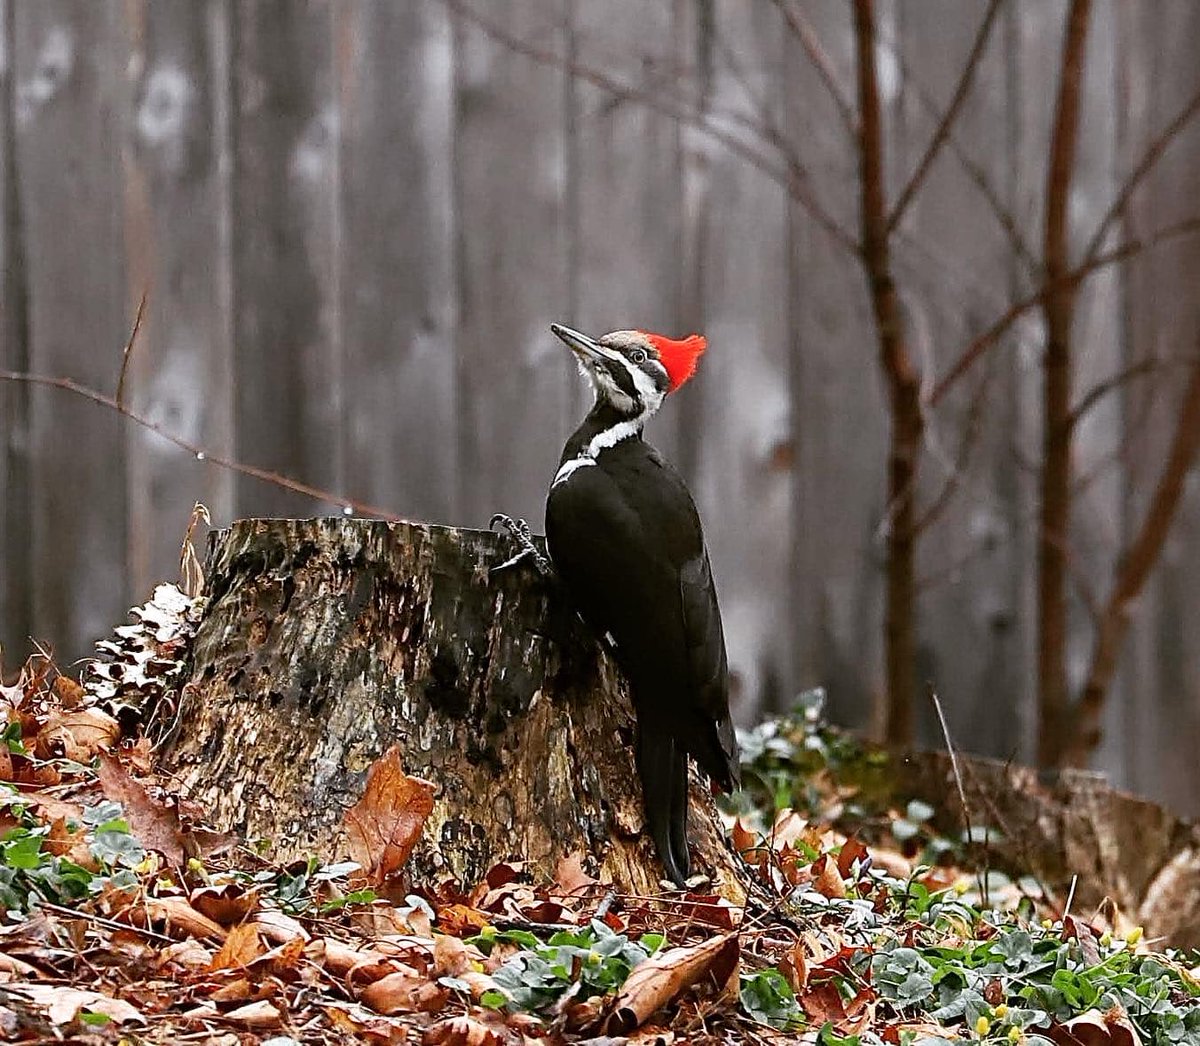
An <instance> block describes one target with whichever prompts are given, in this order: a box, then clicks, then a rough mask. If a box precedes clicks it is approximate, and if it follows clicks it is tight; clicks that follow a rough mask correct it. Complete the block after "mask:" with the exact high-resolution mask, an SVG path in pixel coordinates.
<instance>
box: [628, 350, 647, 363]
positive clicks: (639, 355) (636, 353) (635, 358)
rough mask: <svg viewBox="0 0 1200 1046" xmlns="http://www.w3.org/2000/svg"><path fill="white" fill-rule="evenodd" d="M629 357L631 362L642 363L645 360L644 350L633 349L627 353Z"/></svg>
mask: <svg viewBox="0 0 1200 1046" xmlns="http://www.w3.org/2000/svg"><path fill="white" fill-rule="evenodd" d="M629 359H630V361H631V362H633V363H636V364H637V365H638V366H641V365H642V364H643V363H645V362H646V352H645V350H644V349H634V350H633V351H632V352H631V353H630V354H629Z"/></svg>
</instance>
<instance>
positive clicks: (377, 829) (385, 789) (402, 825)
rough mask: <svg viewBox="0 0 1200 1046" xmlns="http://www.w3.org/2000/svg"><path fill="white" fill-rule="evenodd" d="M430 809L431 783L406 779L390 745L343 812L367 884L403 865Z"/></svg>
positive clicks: (397, 749) (381, 879)
mask: <svg viewBox="0 0 1200 1046" xmlns="http://www.w3.org/2000/svg"><path fill="white" fill-rule="evenodd" d="M432 811H433V785H432V784H430V783H429V782H428V781H423V780H421V778H419V777H410V776H409V775H408V774H406V773H405V772H404V768H403V767H402V766H401V764H400V747H399V746H398V745H397V746H394V747H392V748H390V749H389V750H388V751H387V753H386V754H385V755H384V756H383V757H382V758H381V759H379V760H377V761H376V763H375V765H374V766H372V767H371V770H370V772H369V773H368V774H367V787H366V789H365V790H364V792H363V797H362V798H361V799H360V800H359V801H358V802H357V803H355V804H354V806H352V807H351V808H350V809H349V810H347V811H346V816H345V830H346V840H347V842H348V844H349V847H350V853H351V856H352V857H353V859H354V860H355V861H357V862H358V863H359V864H360V865H361V866H362V869H363V874H364V875H365V877H366V879H367V881H368V882H371V883H375V884H380V883H383V882H384V881H386V880H387V879H388V878H389V877H390V876H393V875H395V874H396V873H397V872H398V871H400V870H401V869H402V868H403V867H404V865H405V864H406V863H407V861H408V858H409V855H410V854H411V853H412V851H413V847H414V846H416V844H417V839H418V838H420V835H421V829H422V827H424V825H425V819H426V818H427V817H428V816H429V815H430V813H431V812H432Z"/></svg>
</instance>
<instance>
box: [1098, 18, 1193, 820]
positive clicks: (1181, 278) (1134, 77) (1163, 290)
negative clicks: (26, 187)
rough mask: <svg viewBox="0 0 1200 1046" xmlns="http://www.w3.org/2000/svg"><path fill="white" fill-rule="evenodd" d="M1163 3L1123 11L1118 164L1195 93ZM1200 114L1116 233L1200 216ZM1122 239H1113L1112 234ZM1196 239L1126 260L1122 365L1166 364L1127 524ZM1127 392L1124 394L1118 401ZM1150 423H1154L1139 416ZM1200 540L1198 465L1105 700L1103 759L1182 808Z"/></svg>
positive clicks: (1182, 348) (1140, 448)
mask: <svg viewBox="0 0 1200 1046" xmlns="http://www.w3.org/2000/svg"><path fill="white" fill-rule="evenodd" d="M1167 11H1168V12H1169V15H1168V17H1164V16H1163V12H1162V11H1161V10H1158V11H1154V12H1151V11H1150V10H1147V9H1143V8H1140V7H1136V6H1134V7H1131V8H1127V9H1123V10H1122V12H1121V14H1122V15H1123V24H1122V32H1121V40H1122V51H1123V54H1122V56H1121V57H1122V62H1121V67H1122V69H1123V70H1124V73H1125V82H1124V85H1123V86H1124V91H1125V97H1124V99H1123V103H1124V105H1125V107H1126V111H1127V112H1128V117H1127V120H1128V123H1129V126H1128V129H1127V131H1126V133H1125V134H1124V135H1123V138H1124V141H1123V142H1122V145H1123V148H1122V150H1121V164H1120V168H1119V170H1120V173H1121V174H1122V175H1124V174H1125V173H1126V172H1128V171H1129V170H1131V169H1132V168H1133V166H1134V165H1135V164H1136V163H1137V162H1138V160H1139V158H1140V157H1141V155H1142V154H1143V151H1144V150H1145V149H1146V147H1147V145H1148V144H1149V142H1150V141H1152V140H1153V139H1154V138H1155V137H1156V135H1157V134H1158V133H1159V131H1160V129H1161V128H1162V127H1163V126H1165V125H1166V123H1167V121H1169V120H1170V119H1172V118H1173V117H1174V115H1175V114H1176V113H1178V112H1180V111H1181V110H1182V109H1183V107H1184V106H1185V105H1186V104H1187V102H1188V100H1189V99H1190V98H1191V97H1192V96H1193V95H1194V94H1195V93H1196V91H1197V89H1200V78H1198V77H1197V74H1196V68H1195V63H1194V61H1192V60H1191V58H1190V57H1189V49H1190V46H1191V40H1193V39H1194V38H1195V34H1196V32H1197V31H1200V13H1198V12H1197V11H1196V10H1195V8H1194V6H1193V5H1191V4H1187V3H1182V4H1181V3H1173V4H1171V5H1170V6H1169V7H1168V8H1167ZM1198 165H1200V122H1198V121H1196V120H1195V119H1193V121H1192V123H1191V124H1190V125H1189V126H1188V128H1186V129H1185V130H1184V131H1183V132H1182V133H1181V134H1180V135H1179V136H1178V138H1177V139H1176V140H1175V141H1174V142H1173V143H1172V145H1171V146H1170V147H1169V148H1168V150H1167V151H1166V152H1165V154H1164V155H1163V157H1162V159H1161V160H1160V161H1159V163H1158V165H1157V166H1156V168H1155V171H1154V172H1153V173H1152V174H1151V175H1150V177H1149V178H1147V179H1146V182H1145V184H1144V187H1143V188H1142V189H1141V191H1140V192H1139V193H1138V195H1137V196H1136V197H1135V198H1134V201H1133V206H1132V208H1131V210H1130V213H1129V215H1128V216H1127V218H1126V220H1125V222H1124V223H1123V226H1122V227H1120V228H1119V234H1120V238H1121V239H1123V238H1126V237H1131V236H1141V237H1149V236H1151V235H1152V234H1153V232H1154V230H1156V229H1159V228H1163V227H1166V226H1168V225H1170V224H1172V223H1174V222H1179V221H1183V220H1186V219H1189V218H1193V217H1195V216H1196V215H1197V213H1200V208H1198V207H1197V205H1196V184H1197V178H1196V171H1197V169H1198ZM1113 239H1114V242H1116V240H1117V237H1114V238H1113ZM1197 266H1200V238H1196V237H1191V238H1187V239H1182V240H1178V241H1175V242H1173V243H1170V244H1164V245H1163V246H1161V247H1158V248H1155V249H1153V250H1151V251H1149V252H1147V253H1146V254H1144V255H1141V256H1139V257H1137V258H1135V259H1134V260H1133V261H1132V262H1130V263H1129V264H1128V265H1127V266H1125V267H1124V275H1125V278H1126V280H1127V290H1126V294H1125V300H1124V303H1123V304H1124V305H1125V307H1126V308H1127V309H1128V310H1129V316H1128V317H1127V319H1126V330H1127V336H1128V345H1127V350H1126V356H1125V359H1124V360H1123V365H1125V366H1129V365H1133V364H1135V363H1140V362H1143V361H1148V360H1158V361H1159V362H1160V370H1159V371H1158V373H1156V374H1154V375H1153V376H1152V377H1151V378H1150V379H1149V380H1146V381H1141V382H1138V383H1136V384H1131V385H1129V386H1128V387H1127V388H1126V389H1125V390H1124V392H1123V394H1122V395H1121V396H1120V397H1119V399H1120V400H1121V401H1122V402H1123V406H1124V419H1123V420H1124V422H1125V429H1126V431H1125V436H1126V438H1127V439H1128V440H1129V443H1130V451H1129V454H1128V455H1127V456H1126V458H1125V460H1124V461H1123V466H1124V473H1125V477H1126V484H1127V494H1126V510H1125V532H1126V536H1127V538H1128V536H1129V535H1130V534H1131V533H1132V532H1133V531H1134V529H1135V528H1136V527H1137V526H1138V525H1139V524H1140V522H1141V520H1142V518H1143V516H1144V513H1145V510H1146V504H1147V500H1148V497H1149V494H1150V491H1151V490H1152V489H1153V484H1154V483H1156V482H1157V480H1158V477H1159V473H1160V470H1161V468H1162V463H1163V459H1164V457H1165V453H1166V447H1167V446H1168V443H1169V441H1170V438H1171V435H1172V432H1173V430H1174V427H1175V423H1176V419H1177V410H1178V392H1179V389H1180V386H1181V385H1182V384H1183V381H1184V375H1185V373H1186V365H1183V366H1181V363H1180V361H1186V359H1187V358H1188V357H1189V356H1191V355H1193V354H1194V353H1195V352H1196V351H1197V347H1198V342H1197V333H1196V332H1197V331H1198V330H1200V303H1198V302H1197V299H1196V295H1195V294H1194V283H1195V277H1194V274H1195V272H1196V269H1197ZM1114 398H1118V397H1114ZM1143 419H1145V421H1143ZM1197 541H1200V487H1198V484H1197V481H1196V476H1195V473H1194V472H1193V475H1192V476H1191V477H1190V478H1189V480H1188V483H1187V486H1186V487H1185V494H1184V498H1183V500H1182V501H1181V503H1180V507H1179V512H1178V516H1177V518H1176V520H1175V523H1174V526H1173V527H1172V530H1171V532H1170V534H1169V536H1168V539H1167V544H1166V547H1165V549H1164V552H1163V558H1162V561H1161V563H1160V564H1159V566H1158V568H1157V569H1156V570H1155V572H1154V574H1153V576H1152V577H1151V579H1150V581H1149V582H1148V584H1147V589H1146V593H1145V595H1144V597H1143V599H1142V600H1141V601H1140V602H1139V604H1138V606H1137V607H1135V608H1134V613H1133V620H1132V622H1131V628H1130V636H1129V641H1128V643H1127V646H1126V650H1125V652H1124V654H1123V658H1122V661H1123V672H1122V678H1121V684H1122V685H1121V688H1120V690H1119V691H1116V692H1114V694H1113V696H1112V697H1111V698H1110V703H1109V708H1108V715H1107V716H1106V722H1105V725H1106V728H1107V729H1106V745H1105V750H1104V751H1103V752H1102V755H1101V760H1100V762H1101V764H1102V765H1117V764H1118V760H1119V765H1120V768H1121V776H1122V778H1123V779H1124V780H1125V781H1126V782H1127V783H1128V784H1129V786H1130V787H1132V788H1135V789H1138V790H1144V791H1146V792H1148V793H1149V794H1152V795H1156V796H1161V797H1162V798H1163V799H1164V800H1165V801H1167V802H1169V803H1170V804H1171V805H1172V806H1173V807H1174V808H1176V809H1179V810H1180V811H1181V812H1183V813H1184V814H1186V815H1190V816H1196V815H1197V814H1200V799H1198V798H1197V790H1196V787H1195V760H1194V757H1193V755H1192V753H1194V751H1195V749H1196V746H1197V744H1198V743H1200V654H1198V652H1197V647H1196V644H1195V642H1194V641H1193V640H1192V638H1191V637H1192V636H1194V635H1195V634H1196V630H1197V628H1198V627H1200V613H1198V610H1197V605H1196V599H1195V593H1196V592H1197V591H1198V590H1200V588H1198V586H1200V577H1197V573H1198V571H1197V567H1196V556H1195V548H1196V542H1197Z"/></svg>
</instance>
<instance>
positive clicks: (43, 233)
mask: <svg viewBox="0 0 1200 1046" xmlns="http://www.w3.org/2000/svg"><path fill="white" fill-rule="evenodd" d="M116 10H117V9H116V8H115V7H114V6H113V5H110V4H78V3H66V2H61V0H46V2H44V3H37V4H17V5H16V6H15V7H14V10H13V14H14V16H15V17H14V23H13V25H14V34H13V37H12V41H11V43H12V54H13V63H14V73H15V76H14V83H15V92H16V107H15V119H16V134H15V149H16V157H15V162H16V170H17V175H18V186H17V192H18V196H19V200H20V215H19V219H18V220H19V221H20V223H21V228H22V233H23V236H24V244H25V258H26V265H27V272H28V279H27V284H26V286H27V292H28V296H29V312H28V322H29V352H28V356H29V362H30V366H31V368H32V369H34V370H37V371H39V372H41V373H43V374H52V375H60V374H68V375H71V376H72V377H74V378H76V379H77V380H79V381H81V382H84V383H86V384H89V385H93V386H95V387H97V388H100V389H104V390H112V389H113V388H114V387H115V384H116V379H117V374H118V371H119V369H120V360H121V348H122V346H123V344H124V341H125V334H126V325H127V322H128V317H127V316H126V313H125V308H124V306H125V291H124V272H123V268H124V265H123V242H122V227H121V210H122V206H121V205H122V196H121V194H122V187H121V168H120V154H119V142H120V117H121V110H122V106H123V104H124V79H123V73H124V54H125V49H124V43H123V39H122V37H121V35H120V27H119V24H118V22H117V19H116V17H115V14H116ZM30 403H31V419H30V420H31V424H30V433H31V440H32V449H31V468H32V473H31V477H30V490H31V495H30V498H29V504H30V510H31V518H32V528H31V529H32V541H31V554H30V563H31V568H32V569H31V578H32V583H33V586H34V619H33V629H34V631H35V633H36V635H38V636H39V637H44V638H45V639H46V640H48V641H49V642H51V643H53V644H54V648H55V650H56V651H58V652H59V654H60V655H61V656H62V657H63V658H72V657H78V656H79V655H81V654H83V653H84V652H85V651H86V650H87V649H88V646H89V642H90V640H92V639H94V638H96V637H97V636H98V635H100V634H101V633H103V632H104V631H105V630H106V629H107V628H109V627H110V626H111V624H112V622H113V621H114V620H120V619H121V617H122V615H123V613H124V608H125V605H126V604H125V599H126V595H127V590H128V579H127V573H126V569H125V530H126V527H125V485H124V472H125V461H124V446H123V445H124V435H123V429H122V424H121V421H120V419H118V418H117V417H116V416H114V415H112V414H110V413H107V412H104V411H102V410H100V409H98V408H96V407H95V406H92V405H91V404H86V403H84V402H82V401H81V400H78V399H73V398H70V397H67V396H65V395H64V394H62V393H59V392H57V391H54V390H50V389H36V390H33V391H32V393H31V396H30Z"/></svg>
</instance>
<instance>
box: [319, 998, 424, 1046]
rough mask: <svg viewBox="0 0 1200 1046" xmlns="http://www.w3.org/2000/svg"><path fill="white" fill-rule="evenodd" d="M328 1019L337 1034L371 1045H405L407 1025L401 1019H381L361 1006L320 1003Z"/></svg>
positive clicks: (408, 1040) (407, 1037) (407, 1033)
mask: <svg viewBox="0 0 1200 1046" xmlns="http://www.w3.org/2000/svg"><path fill="white" fill-rule="evenodd" d="M320 1005H321V1006H322V1007H323V1008H324V1011H325V1016H326V1017H327V1018H328V1019H329V1026H330V1027H331V1028H332V1029H333V1030H334V1031H337V1032H342V1033H345V1034H348V1035H353V1036H355V1037H356V1038H357V1039H361V1040H362V1041H364V1042H368V1043H373V1044H384V1043H407V1042H411V1041H412V1040H411V1039H410V1037H409V1032H408V1025H407V1023H406V1022H405V1021H404V1020H403V1019H397V1018H394V1017H381V1016H380V1015H379V1014H377V1013H371V1012H370V1010H367V1009H364V1008H363V1007H361V1006H357V1005H354V1006H347V1005H345V1004H344V1003H330V1002H322V1003H321V1004H320Z"/></svg>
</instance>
